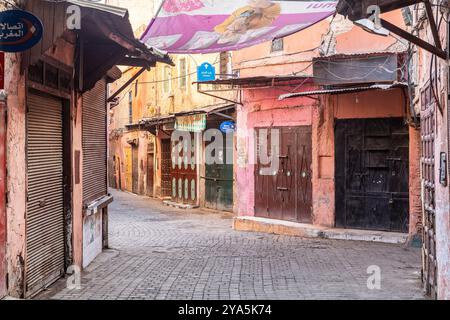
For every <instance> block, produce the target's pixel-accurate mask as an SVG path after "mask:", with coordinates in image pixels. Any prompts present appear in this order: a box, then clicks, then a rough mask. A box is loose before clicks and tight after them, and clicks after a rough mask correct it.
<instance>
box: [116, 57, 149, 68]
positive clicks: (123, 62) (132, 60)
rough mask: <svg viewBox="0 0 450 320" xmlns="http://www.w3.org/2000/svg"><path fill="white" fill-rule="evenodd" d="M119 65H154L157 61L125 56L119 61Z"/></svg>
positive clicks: (147, 66)
mask: <svg viewBox="0 0 450 320" xmlns="http://www.w3.org/2000/svg"><path fill="white" fill-rule="evenodd" d="M117 65H118V66H128V67H146V68H149V67H154V66H155V62H151V61H149V60H146V59H142V58H130V57H125V58H123V59H122V60H120V61H119V62H118V63H117Z"/></svg>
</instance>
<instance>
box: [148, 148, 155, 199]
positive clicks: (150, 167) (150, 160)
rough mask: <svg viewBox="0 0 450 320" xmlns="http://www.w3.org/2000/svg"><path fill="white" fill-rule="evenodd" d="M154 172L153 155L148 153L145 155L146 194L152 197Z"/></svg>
mask: <svg viewBox="0 0 450 320" xmlns="http://www.w3.org/2000/svg"><path fill="white" fill-rule="evenodd" d="M154 174H155V155H154V154H153V153H149V154H148V155H147V196H149V197H153V182H154V178H153V177H154Z"/></svg>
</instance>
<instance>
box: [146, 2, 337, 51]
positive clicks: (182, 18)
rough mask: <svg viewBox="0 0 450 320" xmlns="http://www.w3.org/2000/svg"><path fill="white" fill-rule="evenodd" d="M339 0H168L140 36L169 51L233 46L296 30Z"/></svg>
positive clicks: (318, 18) (319, 17)
mask: <svg viewBox="0 0 450 320" xmlns="http://www.w3.org/2000/svg"><path fill="white" fill-rule="evenodd" d="M337 2H338V1H320V0H319V1H302V0H299V1H271V0H165V1H164V3H163V5H162V8H161V11H160V12H159V14H158V17H157V18H156V19H153V20H152V21H151V22H150V24H149V26H148V28H147V30H146V31H145V33H144V34H143V36H142V38H141V40H142V41H143V42H144V43H145V44H147V45H148V46H150V47H155V48H157V49H161V50H165V51H168V52H169V53H180V54H183V53H184V54H195V53H214V52H223V51H233V50H238V49H242V48H245V47H249V46H253V45H256V44H258V43H262V42H266V41H270V40H273V39H276V38H282V37H285V36H287V35H290V34H293V33H296V32H298V31H301V30H303V29H305V28H308V27H310V26H312V25H313V24H315V23H317V22H319V21H321V20H323V19H325V18H327V17H329V16H330V15H332V14H334V12H335V11H336V5H337Z"/></svg>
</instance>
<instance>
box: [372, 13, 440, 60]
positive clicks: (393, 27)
mask: <svg viewBox="0 0 450 320" xmlns="http://www.w3.org/2000/svg"><path fill="white" fill-rule="evenodd" d="M433 20H434V19H433ZM380 22H381V26H382V27H383V28H385V29H387V30H389V31H390V32H392V33H394V34H396V35H398V36H399V37H402V38H403V39H406V40H408V41H409V42H411V43H413V44H415V45H417V46H418V47H420V48H422V49H424V50H426V51H428V52H430V53H432V54H435V55H436V56H438V57H439V58H441V59H444V60H447V57H448V55H447V52H445V51H444V50H442V49H441V45H440V41H439V42H438V43H439V45H437V46H434V45H432V44H430V43H428V42H426V41H425V40H422V39H420V38H419V37H416V36H414V35H412V34H411V33H409V32H406V31H405V30H403V29H400V28H399V27H397V26H396V25H394V24H392V23H390V22H389V21H386V20H384V19H380ZM436 30H437V29H436Z"/></svg>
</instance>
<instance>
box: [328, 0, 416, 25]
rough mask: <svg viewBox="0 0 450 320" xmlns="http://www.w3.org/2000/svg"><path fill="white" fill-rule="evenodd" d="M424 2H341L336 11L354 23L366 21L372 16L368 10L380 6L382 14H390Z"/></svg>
mask: <svg viewBox="0 0 450 320" xmlns="http://www.w3.org/2000/svg"><path fill="white" fill-rule="evenodd" d="M422 1H423V0H340V1H339V3H338V5H337V7H336V10H337V12H338V13H339V14H341V15H343V16H346V17H348V18H349V19H350V20H352V21H357V20H360V19H366V18H367V17H368V16H370V14H368V13H367V8H368V7H370V6H373V5H375V6H378V7H379V8H380V10H381V13H386V12H390V11H393V10H397V9H401V8H404V7H408V6H411V5H414V4H416V3H419V2H422Z"/></svg>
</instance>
